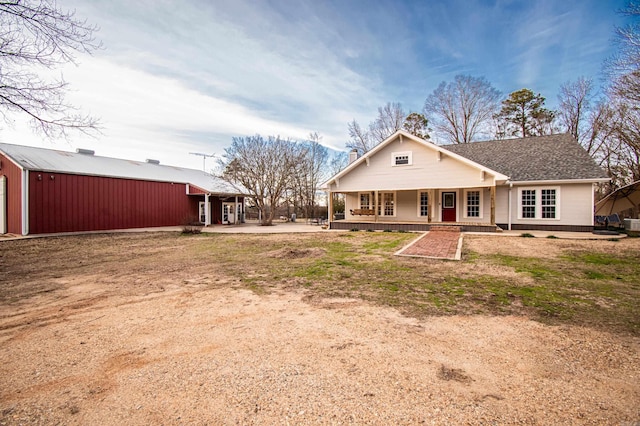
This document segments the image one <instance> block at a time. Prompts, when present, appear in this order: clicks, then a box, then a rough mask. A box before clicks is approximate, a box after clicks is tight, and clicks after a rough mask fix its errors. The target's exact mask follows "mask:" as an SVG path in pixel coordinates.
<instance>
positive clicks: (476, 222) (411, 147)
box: [323, 130, 609, 231]
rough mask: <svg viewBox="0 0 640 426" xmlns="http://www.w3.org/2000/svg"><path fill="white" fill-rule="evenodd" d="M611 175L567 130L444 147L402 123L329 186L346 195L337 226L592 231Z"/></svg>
mask: <svg viewBox="0 0 640 426" xmlns="http://www.w3.org/2000/svg"><path fill="white" fill-rule="evenodd" d="M608 180H609V179H608V178H607V177H606V175H605V173H604V171H603V170H602V169H600V168H599V167H598V166H597V165H596V164H595V162H594V161H593V159H592V158H591V157H590V156H589V155H588V153H587V152H586V151H585V150H584V149H583V148H582V147H581V146H580V144H578V143H577V142H576V141H575V140H574V139H573V138H572V137H571V136H570V135H568V134H559V135H550V136H538V137H529V138H521V139H508V140H499V141H487V142H474V143H469V144H457V145H446V146H439V145H435V144H433V143H431V142H429V141H425V140H423V139H420V138H418V137H416V136H413V135H411V134H410V133H407V132H405V131H402V130H400V131H397V132H396V133H394V134H393V135H391V136H390V137H389V138H387V139H386V140H384V141H383V142H382V143H380V144H379V145H377V146H376V147H374V148H373V149H371V150H370V151H368V152H367V153H365V154H364V155H363V156H362V157H360V158H357V159H354V161H352V162H351V163H350V164H349V165H348V166H347V167H346V168H345V169H344V170H342V171H341V172H340V173H338V174H336V175H335V176H333V177H332V178H331V179H329V180H328V181H327V182H325V183H324V185H323V187H324V189H325V190H326V191H327V192H328V193H329V200H332V199H333V196H332V195H333V194H335V193H341V194H344V196H345V218H344V220H331V219H332V215H331V214H330V215H329V216H330V217H329V219H330V227H331V228H332V229H352V228H358V229H377V230H384V229H404V230H428V229H430V227H431V225H433V224H439V225H442V224H445V225H447V224H451V225H457V226H460V227H461V229H462V230H463V231H474V230H475V231H496V230H498V229H499V228H501V229H518V230H536V229H538V230H558V231H591V230H593V206H594V185H595V184H597V183H601V182H607V181H608ZM329 211H332V206H331V205H330V206H329Z"/></svg>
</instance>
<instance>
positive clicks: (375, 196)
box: [373, 190, 378, 222]
mask: <svg viewBox="0 0 640 426" xmlns="http://www.w3.org/2000/svg"><path fill="white" fill-rule="evenodd" d="M373 221H374V222H377V221H378V190H375V191H373Z"/></svg>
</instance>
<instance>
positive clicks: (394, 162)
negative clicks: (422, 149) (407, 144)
mask: <svg viewBox="0 0 640 426" xmlns="http://www.w3.org/2000/svg"><path fill="white" fill-rule="evenodd" d="M398 157H407V161H408V162H407V164H397V159H398ZM412 164H413V152H412V151H402V152H392V153H391V167H406V166H411V165H412Z"/></svg>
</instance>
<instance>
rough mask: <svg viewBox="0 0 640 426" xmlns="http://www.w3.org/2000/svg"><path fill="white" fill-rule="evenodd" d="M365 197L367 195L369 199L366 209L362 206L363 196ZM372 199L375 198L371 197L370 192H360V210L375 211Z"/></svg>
mask: <svg viewBox="0 0 640 426" xmlns="http://www.w3.org/2000/svg"><path fill="white" fill-rule="evenodd" d="M363 195H366V196H367V197H369V205H368V206H366V207H364V206H363V205H362V196H363ZM372 198H373V196H372V195H371V193H370V192H358V208H359V209H368V210H370V209H373V203H372V202H371V201H372Z"/></svg>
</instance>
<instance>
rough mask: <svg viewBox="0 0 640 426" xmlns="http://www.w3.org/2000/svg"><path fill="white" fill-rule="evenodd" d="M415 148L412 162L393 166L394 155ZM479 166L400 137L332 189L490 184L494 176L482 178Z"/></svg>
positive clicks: (344, 190)
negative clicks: (476, 166)
mask: <svg viewBox="0 0 640 426" xmlns="http://www.w3.org/2000/svg"><path fill="white" fill-rule="evenodd" d="M397 152H411V162H412V164H411V165H406V166H393V165H392V155H393V153H397ZM481 176H482V173H481V171H480V170H479V169H477V168H475V167H472V166H470V165H467V164H465V163H463V162H461V161H459V160H457V159H454V158H452V157H449V156H447V155H446V154H442V155H438V152H437V151H436V150H435V149H433V148H430V147H426V146H424V145H422V144H419V143H417V142H415V141H412V140H408V139H406V138H405V139H403V142H402V143H401V142H400V138H397V139H396V140H395V141H393V142H391V143H389V144H388V145H387V146H385V147H384V148H382V149H381V150H380V151H378V152H376V153H375V154H374V155H373V156H372V157H370V158H369V163H368V164H367V162H366V161H362V163H360V164H359V165H358V166H357V167H356V168H354V169H353V170H351V171H350V172H349V173H347V174H346V175H345V176H343V177H341V178H340V179H339V184H338V185H336V184H335V183H333V184H332V185H331V190H332V191H339V192H349V191H374V190H378V191H385V190H386V191H389V190H407V189H425V188H469V187H477V186H490V185H492V184H493V179H494V177H493V176H491V175H489V174H486V176H485V180H484V181H483V180H481Z"/></svg>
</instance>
